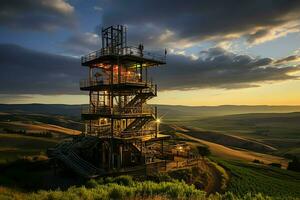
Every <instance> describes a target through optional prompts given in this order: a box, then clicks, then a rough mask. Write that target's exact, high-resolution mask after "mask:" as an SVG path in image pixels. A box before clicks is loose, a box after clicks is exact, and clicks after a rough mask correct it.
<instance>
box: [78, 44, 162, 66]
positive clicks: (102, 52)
mask: <svg viewBox="0 0 300 200" xmlns="http://www.w3.org/2000/svg"><path fill="white" fill-rule="evenodd" d="M109 55H121V56H124V55H131V56H137V57H141V58H147V59H151V60H156V61H160V62H165V61H166V56H165V55H161V54H156V53H153V52H148V51H141V50H140V49H139V48H138V47H134V46H128V47H123V48H120V49H115V48H111V47H107V48H102V49H99V50H97V51H93V52H91V53H89V54H87V55H85V56H82V57H81V63H86V62H89V61H91V60H94V59H97V58H99V57H101V56H109Z"/></svg>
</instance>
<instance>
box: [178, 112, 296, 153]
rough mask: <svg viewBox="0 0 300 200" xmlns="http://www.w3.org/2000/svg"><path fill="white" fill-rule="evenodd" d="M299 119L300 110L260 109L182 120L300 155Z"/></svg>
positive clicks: (205, 128) (279, 150)
mask: <svg viewBox="0 0 300 200" xmlns="http://www.w3.org/2000/svg"><path fill="white" fill-rule="evenodd" d="M299 122H300V113H267V114H266V113H265V114H263V113H260V114H242V115H228V116H221V117H210V118H206V119H200V120H190V121H185V122H182V123H181V124H184V125H186V126H192V127H198V128H201V129H203V130H210V131H220V132H222V133H224V134H228V135H234V136H239V137H244V138H248V139H251V140H253V139H254V140H256V141H258V142H261V143H264V144H266V145H270V146H272V147H275V148H277V149H278V151H276V152H275V153H276V154H277V155H284V154H292V155H297V156H300V125H299Z"/></svg>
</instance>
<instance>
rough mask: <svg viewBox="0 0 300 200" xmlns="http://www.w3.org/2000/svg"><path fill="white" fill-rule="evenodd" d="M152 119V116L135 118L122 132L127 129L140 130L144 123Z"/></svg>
mask: <svg viewBox="0 0 300 200" xmlns="http://www.w3.org/2000/svg"><path fill="white" fill-rule="evenodd" d="M151 120H153V119H152V118H136V119H135V120H134V121H133V122H131V123H130V124H129V126H127V127H126V128H125V129H124V132H127V131H138V130H140V129H141V128H142V127H143V126H144V125H145V124H146V123H148V122H149V121H151Z"/></svg>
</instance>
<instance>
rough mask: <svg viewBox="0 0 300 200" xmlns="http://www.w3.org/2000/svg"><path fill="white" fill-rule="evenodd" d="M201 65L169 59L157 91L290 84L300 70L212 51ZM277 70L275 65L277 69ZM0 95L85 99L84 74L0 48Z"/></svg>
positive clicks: (57, 60) (67, 63)
mask: <svg viewBox="0 0 300 200" xmlns="http://www.w3.org/2000/svg"><path fill="white" fill-rule="evenodd" d="M199 56H200V57H199V59H196V60H195V59H192V58H190V57H187V56H183V55H169V56H168V59H167V62H168V64H167V65H166V66H162V67H159V68H155V69H152V70H151V73H152V75H153V78H154V79H155V80H156V81H157V83H158V85H159V88H160V89H163V90H175V89H176V90H177V89H178V90H190V89H199V88H227V89H236V88H246V87H255V86H258V83H260V82H269V81H283V80H292V79H296V78H297V77H295V76H291V75H289V73H291V72H295V71H299V70H300V67H299V66H298V67H290V66H284V67H282V66H281V67H277V66H274V65H275V63H276V62H277V61H276V60H273V59H270V58H252V57H250V56H248V55H239V54H235V53H232V52H228V51H226V50H224V49H221V48H210V49H208V50H207V51H202V52H201V53H200V54H199ZM276 65H277V64H276ZM0 68H1V73H0V94H85V93H82V92H80V90H79V84H78V82H79V80H80V79H84V78H86V77H87V74H88V70H87V68H85V67H82V66H80V60H79V59H77V58H73V57H66V56H61V55H54V54H49V53H41V52H37V51H33V50H30V49H26V48H22V47H20V46H17V45H12V44H1V45H0Z"/></svg>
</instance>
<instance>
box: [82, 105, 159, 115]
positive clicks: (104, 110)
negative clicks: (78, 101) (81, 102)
mask: <svg viewBox="0 0 300 200" xmlns="http://www.w3.org/2000/svg"><path fill="white" fill-rule="evenodd" d="M81 113H82V114H99V115H125V116H130V115H155V109H154V107H150V106H143V107H123V108H118V107H115V108H110V107H108V106H100V107H92V106H90V107H85V106H84V107H82V110H81Z"/></svg>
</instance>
